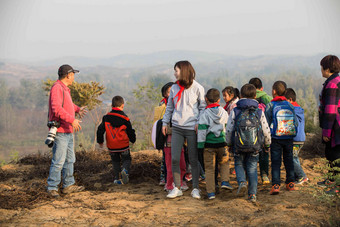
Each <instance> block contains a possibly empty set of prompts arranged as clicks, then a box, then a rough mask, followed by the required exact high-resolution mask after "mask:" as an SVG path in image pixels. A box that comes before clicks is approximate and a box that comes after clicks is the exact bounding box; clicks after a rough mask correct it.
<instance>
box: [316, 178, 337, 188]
mask: <svg viewBox="0 0 340 227" xmlns="http://www.w3.org/2000/svg"><path fill="white" fill-rule="evenodd" d="M333 183H334V182H333V181H330V180H328V179H326V180H323V181H319V182H318V183H317V185H318V186H321V187H326V186H330V185H332V184H333Z"/></svg>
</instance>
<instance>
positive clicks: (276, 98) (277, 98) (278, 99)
mask: <svg viewBox="0 0 340 227" xmlns="http://www.w3.org/2000/svg"><path fill="white" fill-rule="evenodd" d="M277 101H287V98H286V97H284V96H276V97H275V98H273V100H272V102H277Z"/></svg>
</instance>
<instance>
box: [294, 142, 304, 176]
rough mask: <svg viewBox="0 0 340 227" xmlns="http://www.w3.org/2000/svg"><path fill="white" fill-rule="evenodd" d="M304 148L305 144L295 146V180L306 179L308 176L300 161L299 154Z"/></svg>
mask: <svg viewBox="0 0 340 227" xmlns="http://www.w3.org/2000/svg"><path fill="white" fill-rule="evenodd" d="M302 147H303V144H294V145H293V161H294V175H295V180H297V181H298V180H300V179H301V178H305V177H306V174H305V172H304V171H303V169H302V167H301V164H300V160H299V153H300V150H301V148H302Z"/></svg>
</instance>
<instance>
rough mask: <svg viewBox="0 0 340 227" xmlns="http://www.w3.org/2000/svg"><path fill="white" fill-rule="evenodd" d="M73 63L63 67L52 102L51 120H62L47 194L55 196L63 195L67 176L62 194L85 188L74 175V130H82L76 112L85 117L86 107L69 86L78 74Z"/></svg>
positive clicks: (55, 85)
mask: <svg viewBox="0 0 340 227" xmlns="http://www.w3.org/2000/svg"><path fill="white" fill-rule="evenodd" d="M78 72H79V71H78V70H74V69H73V68H72V67H71V66H70V65H62V66H60V67H59V70H58V76H59V79H58V80H57V81H56V82H55V83H54V84H53V85H52V87H51V90H50V97H49V103H48V111H49V114H48V118H49V121H56V122H59V123H60V127H59V128H58V130H57V133H56V137H55V140H54V144H53V148H52V152H53V157H52V163H51V166H50V173H49V176H48V179H47V193H48V194H49V195H50V196H51V197H55V198H56V197H59V193H58V185H59V184H60V182H61V174H62V176H63V185H62V193H64V194H68V193H73V192H80V191H83V190H84V187H83V186H76V185H75V180H74V176H73V166H74V162H75V160H76V157H75V153H74V144H73V131H75V132H77V131H79V130H81V126H80V122H81V121H80V120H78V119H76V118H75V113H79V114H80V117H83V116H84V115H85V114H86V112H87V110H86V109H85V108H86V107H81V108H80V107H79V106H77V105H75V104H74V103H73V101H72V97H71V92H70V89H69V88H68V86H70V85H71V84H72V83H73V81H74V75H75V73H78Z"/></svg>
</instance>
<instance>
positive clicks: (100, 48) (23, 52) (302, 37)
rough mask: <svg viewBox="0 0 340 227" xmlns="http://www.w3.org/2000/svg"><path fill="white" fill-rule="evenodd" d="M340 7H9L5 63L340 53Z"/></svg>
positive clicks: (310, 3) (2, 19)
mask: <svg viewBox="0 0 340 227" xmlns="http://www.w3.org/2000/svg"><path fill="white" fill-rule="evenodd" d="M339 9H340V1H336V0H323V1H322V0H301V1H294V0H285V1H272V0H257V1H253V0H247V1H246V0H245V1H241V0H238V1H234V0H232V1H226V0H210V1H206V0H154V1H152V0H121V1H113V0H101V1H89V0H88V1H85V0H51V1H40V0H26V1H19V0H1V1H0V28H1V35H0V59H15V60H21V61H27V60H29V61H37V60H44V59H53V58H60V57H65V56H85V57H112V56H117V55H120V54H146V53H152V52H158V51H167V50H192V51H206V52H213V53H222V54H226V55H245V56H255V55H281V54H285V55H288V54H289V55H290V54H292V55H313V54H317V53H333V54H337V53H340V45H339V44H338V39H339V35H340V26H339V25H340V23H339V22H340V17H339V16H338V12H339Z"/></svg>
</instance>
